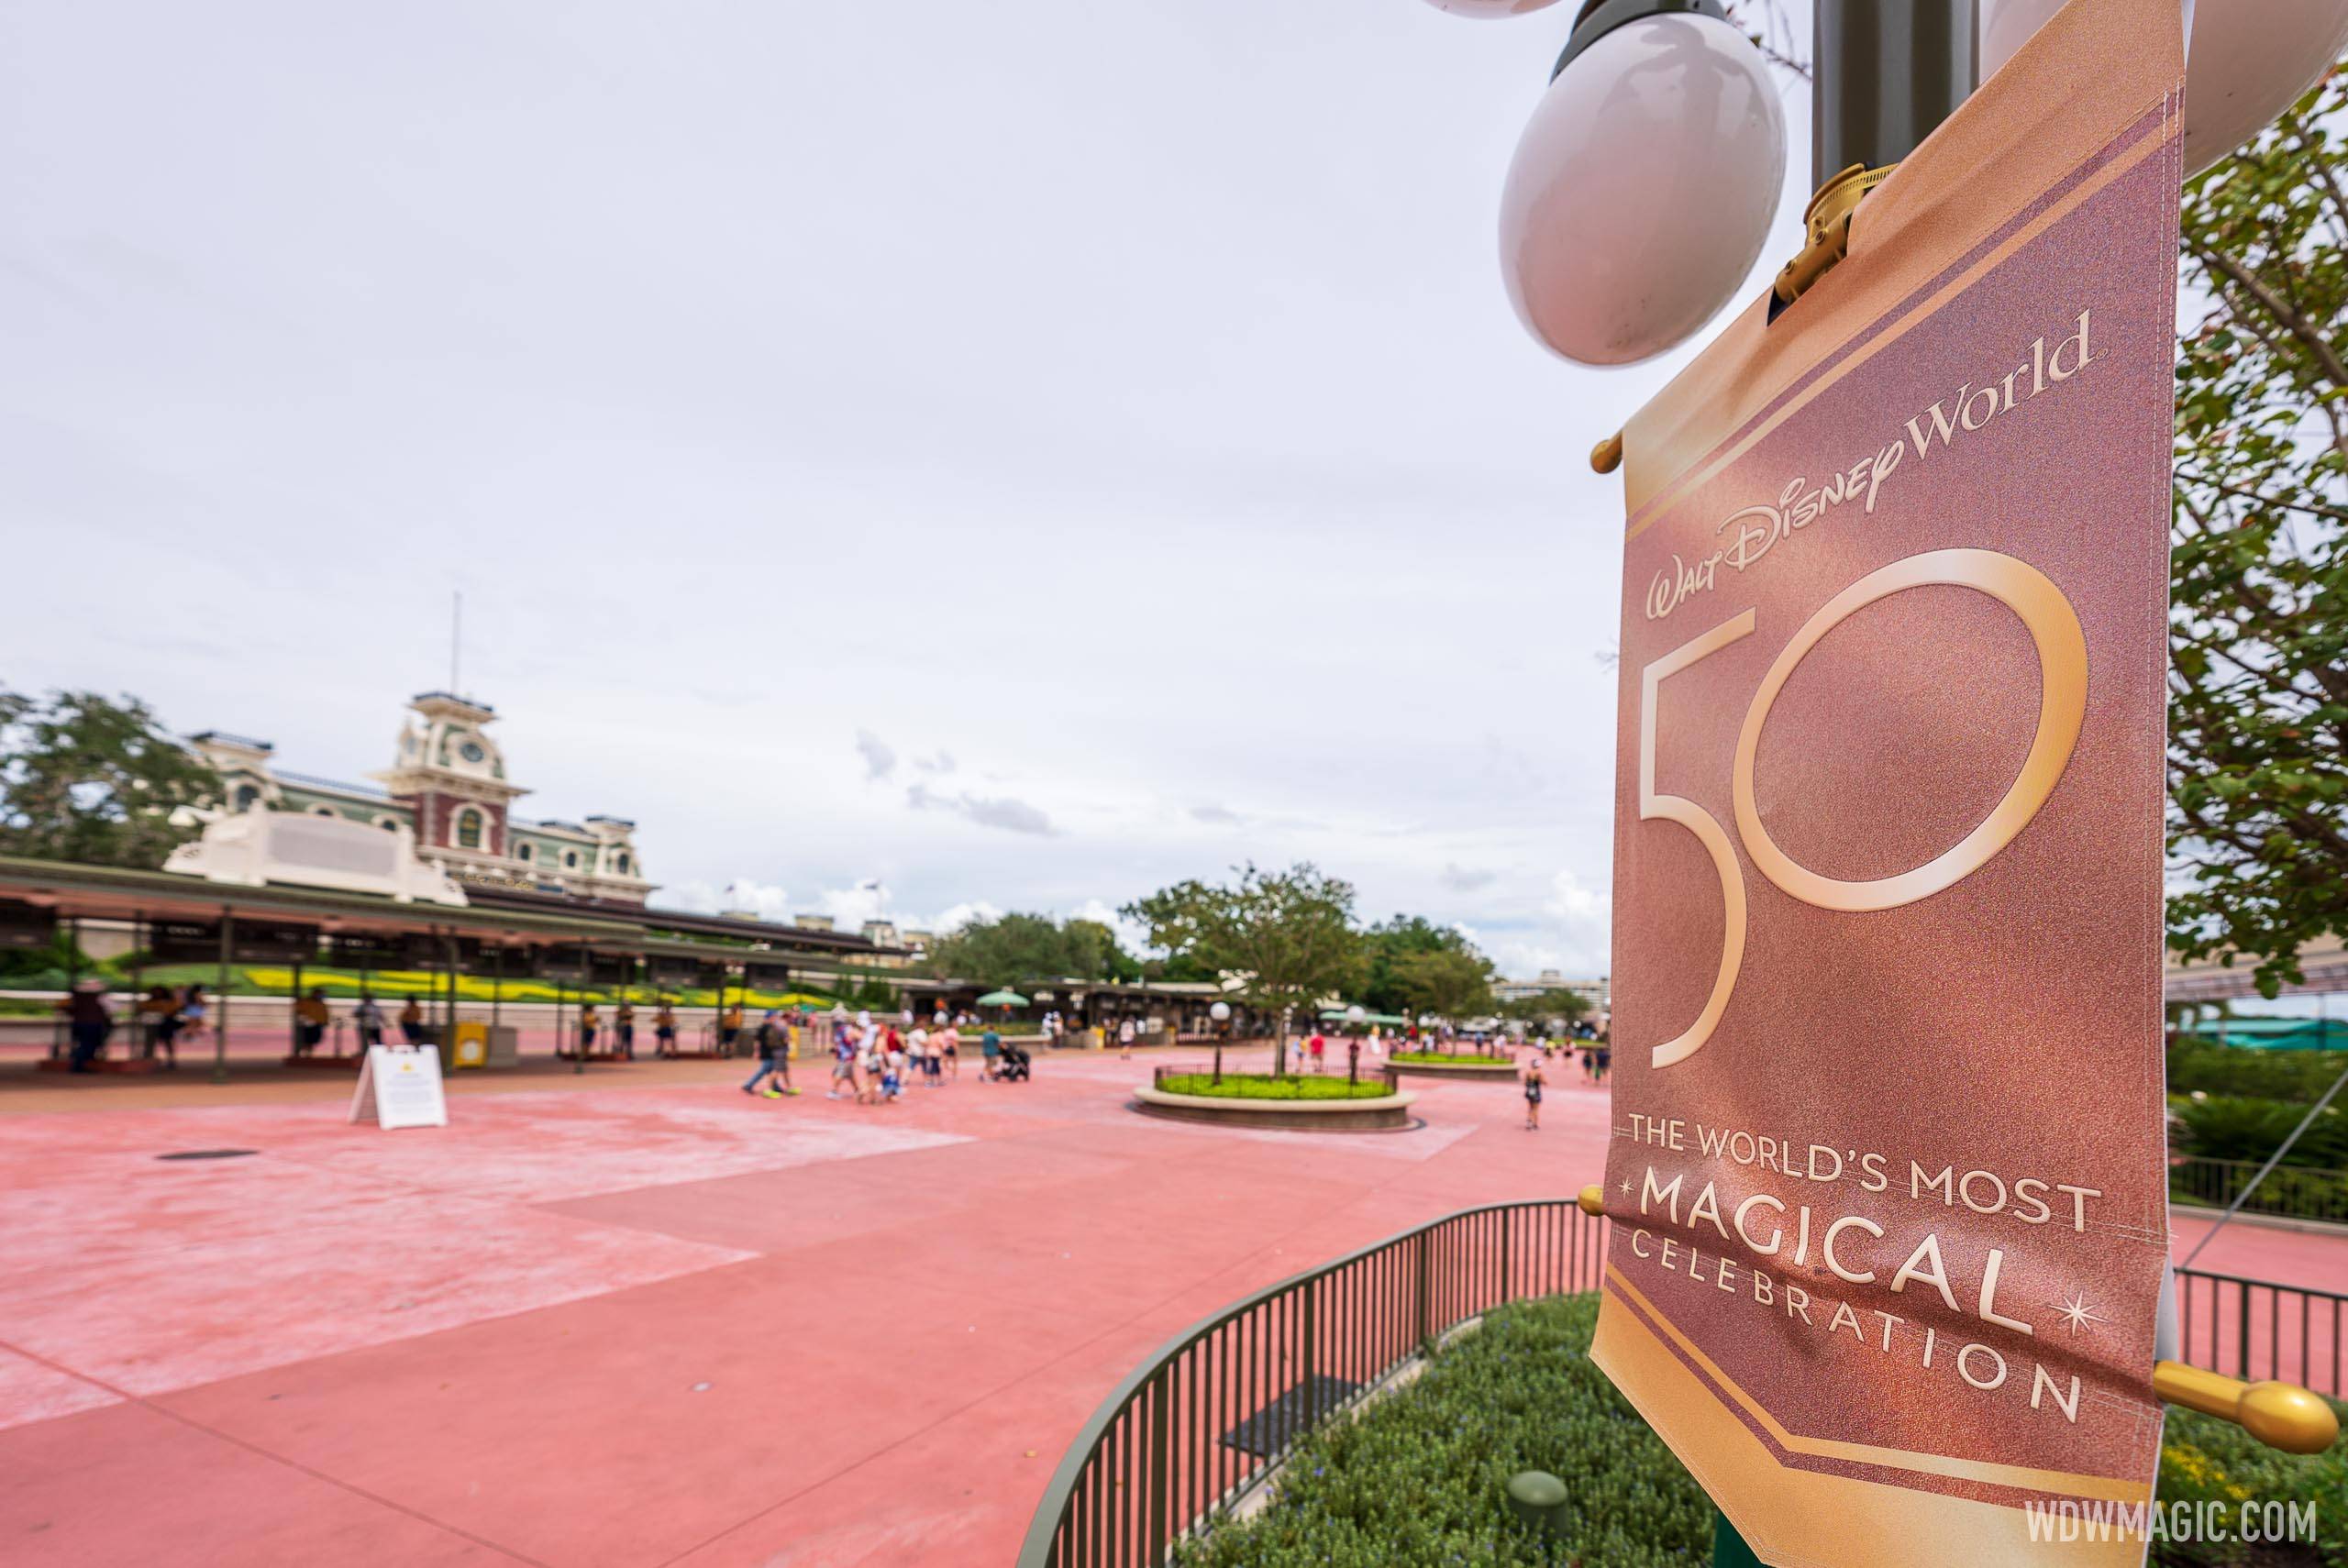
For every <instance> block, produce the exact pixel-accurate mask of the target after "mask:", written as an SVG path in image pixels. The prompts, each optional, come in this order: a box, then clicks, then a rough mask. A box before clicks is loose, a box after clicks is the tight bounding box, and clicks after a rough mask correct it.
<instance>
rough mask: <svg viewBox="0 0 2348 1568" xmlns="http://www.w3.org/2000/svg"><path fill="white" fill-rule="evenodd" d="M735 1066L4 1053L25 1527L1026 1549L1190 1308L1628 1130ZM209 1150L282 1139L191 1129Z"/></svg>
mask: <svg viewBox="0 0 2348 1568" xmlns="http://www.w3.org/2000/svg"><path fill="white" fill-rule="evenodd" d="M1186 1055H1194V1054H1186ZM1158 1059H1159V1060H1161V1061H1162V1060H1165V1059H1166V1058H1165V1057H1164V1056H1163V1055H1160V1056H1159V1057H1158ZM746 1071H747V1067H746V1066H744V1065H741V1064H734V1063H708V1064H702V1063H686V1064H660V1065H651V1064H639V1065H636V1066H624V1067H597V1068H595V1069H593V1071H592V1072H591V1074H590V1075H589V1076H588V1077H586V1078H585V1079H583V1080H577V1079H573V1078H571V1077H568V1076H552V1075H548V1074H546V1073H544V1072H543V1071H541V1072H539V1073H537V1074H532V1075H528V1076H523V1077H507V1078H504V1079H499V1080H489V1081H481V1080H474V1079H467V1080H464V1081H461V1082H460V1083H459V1084H458V1085H457V1086H456V1088H455V1092H453V1093H452V1095H451V1100H450V1124H449V1127H448V1128H446V1129H444V1130H420V1131H412V1132H391V1133H387V1132H379V1131H376V1130H374V1129H373V1128H371V1127H367V1128H360V1127H352V1126H349V1125H348V1124H347V1123H346V1121H345V1120H344V1111H345V1101H346V1099H347V1096H348V1092H349V1090H348V1086H347V1083H345V1082H343V1081H342V1080H339V1079H335V1080H330V1081H321V1082H301V1083H293V1084H284V1083H273V1082H256V1083H239V1084H235V1085H231V1086H228V1087H227V1088H205V1087H204V1086H200V1085H197V1084H173V1085H170V1086H168V1087H160V1088H159V1087H156V1086H154V1085H153V1084H152V1083H151V1081H150V1082H139V1081H121V1080H116V1081H112V1082H86V1081H83V1080H76V1081H74V1082H73V1083H72V1085H71V1086H70V1087H68V1086H64V1085H61V1084H58V1083H56V1082H55V1081H54V1080H51V1081H50V1083H49V1084H46V1085H43V1086H42V1087H40V1088H30V1087H26V1086H27V1085H28V1077H15V1078H13V1079H12V1080H11V1083H10V1087H8V1088H5V1089H0V1111H6V1110H10V1109H15V1110H18V1111H20V1112H21V1113H19V1114H0V1225H4V1226H5V1233H6V1236H7V1238H8V1240H9V1243H10V1244H9V1247H8V1253H7V1262H6V1270H5V1273H4V1274H0V1543H5V1544H0V1556H5V1558H6V1561H8V1562H10V1563H12V1564H25V1565H32V1564H42V1565H48V1564H88V1565H94V1564H109V1565H111V1564H119V1563H125V1562H138V1563H140V1564H146V1565H168V1564H189V1565H197V1564H202V1565H207V1568H209V1565H215V1564H225V1563H234V1564H238V1565H239V1568H245V1565H252V1568H267V1565H271V1564H279V1563H284V1564H295V1563H299V1564H304V1565H311V1564H317V1563H333V1564H337V1565H338V1568H343V1565H357V1564H386V1565H390V1564H399V1565H407V1564H437V1563H457V1562H464V1563H482V1564H487V1563H508V1562H512V1563H539V1564H547V1565H549V1568H589V1565H610V1568H659V1565H663V1564H672V1563H673V1564H680V1565H686V1564H689V1565H691V1568H716V1565H720V1564H776V1565H781V1564H790V1565H793V1568H802V1565H804V1568H814V1565H819V1564H820V1565H831V1564H848V1563H869V1564H876V1565H878V1564H892V1565H894V1564H933V1563H934V1564H955V1565H961V1564H1004V1563H1008V1562H1010V1561H1011V1559H1012V1557H1013V1552H1014V1551H1015V1549H1016V1546H1017V1542H1018V1540H1019V1539H1020V1537H1021V1534H1022V1533H1023V1531H1024V1529H1025V1526H1026V1523H1027V1519H1028V1516H1029V1514H1030V1513H1031V1511H1032V1510H1033V1508H1034V1507H1035V1505H1036V1500H1037V1498H1038V1497H1039V1496H1040V1495H1041V1493H1042V1491H1043V1488H1044V1485H1045V1483H1046V1481H1047V1478H1048V1476H1049V1474H1050V1473H1051V1470H1052V1468H1053V1466H1054V1465H1055V1464H1056V1463H1058V1460H1059V1457H1060V1455H1061V1453H1062V1452H1063V1450H1064V1449H1065V1448H1066V1446H1067V1444H1068V1442H1069V1439H1070V1438H1071V1436H1072V1435H1073V1434H1074V1433H1075V1431H1076V1430H1077V1429H1078V1427H1079V1426H1080V1424H1081V1423H1082V1421H1083V1420H1084V1419H1085V1417H1086V1416H1087V1415H1089V1414H1090V1413H1091V1410H1092V1409H1093V1408H1094V1407H1095V1406H1096V1405H1097V1404H1098V1403H1099V1402H1100V1401H1101V1400H1102V1398H1103V1397H1106V1396H1107V1395H1108V1394H1109V1392H1110V1391H1111V1390H1112V1389H1113V1387H1114V1386H1115V1385H1116V1383H1117V1381H1118V1380H1119V1379H1120V1378H1121V1377H1122V1376H1123V1375H1124V1374H1125V1373H1126V1372H1127V1371H1129V1370H1130V1369H1131V1368H1132V1367H1133V1366H1134V1365H1135V1363H1136V1362H1138V1361H1139V1360H1141V1359H1142V1358H1143V1357H1145V1356H1146V1355H1147V1354H1148V1353H1150V1351H1152V1350H1153V1349H1154V1348H1155V1347H1156V1346H1157V1344H1159V1343H1160V1342H1163V1341H1164V1340H1166V1339H1167V1338H1168V1336H1170V1335H1172V1334H1173V1333H1174V1332H1176V1331H1178V1330H1180V1329H1181V1328H1183V1327H1184V1326H1186V1325H1188V1324H1190V1323H1191V1322H1193V1321H1195V1320H1198V1319H1199V1318H1201V1317H1202V1316H1204V1315H1206V1314H1207V1313H1209V1312H1212V1311H1213V1310H1215V1309H1218V1308H1221V1307H1223V1306H1224V1305H1225V1304H1227V1303H1229V1302H1230V1301H1232V1300H1233V1299H1234V1298H1235V1297H1239V1296H1241V1295H1244V1294H1245V1293H1246V1292H1247V1291H1249V1290H1251V1289H1254V1288H1256V1287H1257V1286H1262V1285H1265V1284H1268V1283H1269V1282H1271V1281H1273V1280H1276V1279H1279V1278H1280V1277H1282V1276H1284V1275H1290V1274H1292V1273H1295V1272H1297V1271H1299V1270H1300V1269H1302V1268H1305V1267H1308V1266H1310V1265H1312V1264H1318V1263H1321V1262H1324V1261H1325V1260H1327V1259H1330V1258H1332V1257H1335V1256H1336V1255H1338V1254H1340V1253H1345V1252H1346V1251H1349V1250H1351V1249H1353V1248H1355V1247H1357V1246H1361V1245H1363V1244H1365V1243H1368V1242H1373V1241H1376V1240H1378V1239H1379V1238H1381V1237H1384V1236H1387V1235H1390V1234H1391V1233H1393V1232H1395V1231H1400V1230H1403V1229H1405V1228H1407V1227H1409V1226H1412V1225H1413V1224H1416V1223H1418V1222H1420V1221H1423V1220H1428V1219H1432V1218H1434V1217H1435V1216H1437V1215H1440V1214H1444V1213H1447V1212H1449V1211H1451V1210H1453V1209H1460V1208H1464V1207H1467V1206H1470V1205H1473V1204H1478V1203H1484V1202H1491V1201H1496V1200H1501V1199H1507V1198H1531V1197H1552V1196H1564V1195H1568V1194H1570V1193H1572V1192H1573V1191H1574V1190H1575V1189H1577V1188H1578V1187H1580V1186H1581V1185H1582V1184H1583V1183H1585V1182H1587V1181H1591V1180H1595V1179H1596V1178H1597V1176H1598V1174H1599V1172H1600V1169H1601V1167H1602V1165H1603V1161H1604V1153H1605V1143H1606V1134H1607V1100H1606V1097H1605V1095H1604V1093H1603V1092H1602V1091H1600V1090H1596V1089H1591V1088H1587V1087H1585V1086H1584V1085H1583V1084H1582V1083H1581V1081H1580V1077H1579V1074H1578V1072H1575V1071H1572V1070H1570V1069H1568V1070H1567V1071H1564V1072H1562V1073H1557V1074H1554V1075H1553V1092H1552V1094H1551V1097H1550V1099H1549V1102H1548V1104H1547V1105H1546V1107H1545V1117H1544V1120H1545V1123H1546V1125H1545V1128H1544V1130H1543V1131H1542V1132H1539V1133H1537V1134H1535V1133H1529V1132H1524V1131H1523V1129H1522V1127H1521V1125H1520V1123H1521V1121H1522V1115H1523V1110H1522V1102H1521V1101H1520V1100H1519V1099H1517V1098H1516V1096H1515V1094H1514V1092H1513V1090H1512V1088H1510V1086H1508V1085H1506V1084H1505V1083H1502V1084H1444V1085H1439V1086H1432V1087H1429V1088H1424V1089H1423V1090H1422V1094H1423V1099H1422V1100H1421V1103H1420V1106H1419V1108H1418V1109H1419V1111H1420V1112H1421V1114H1422V1115H1423V1119H1424V1125H1423V1126H1421V1127H1418V1128H1416V1129H1415V1130H1413V1131H1411V1132H1401V1133H1391V1134H1357V1135H1328V1134H1323V1135H1315V1134H1311V1133H1279V1132H1259V1133H1234V1132H1224V1131H1222V1130H1219V1129H1211V1128H1203V1127H1194V1126H1187V1125H1180V1124H1175V1123H1170V1122H1165V1121H1149V1120H1145V1119H1143V1118H1141V1117H1138V1116H1136V1115H1135V1114H1133V1113H1132V1112H1130V1111H1128V1110H1125V1109H1124V1101H1125V1092H1124V1091H1125V1090H1126V1089H1127V1088H1129V1087H1130V1086H1131V1085H1132V1084H1134V1083H1135V1082H1138V1081H1141V1080H1142V1079H1143V1078H1145V1077H1146V1076H1147V1071H1148V1069H1147V1067H1146V1066H1143V1065H1142V1064H1140V1063H1130V1064H1126V1063H1119V1062H1116V1061H1114V1060H1109V1059H1102V1058H1096V1057H1085V1058H1061V1059H1056V1060H1047V1061H1044V1062H1040V1063H1039V1064H1038V1076H1037V1081H1036V1082H1035V1083H1034V1084H1032V1085H1027V1086H993V1085H981V1084H979V1083H977V1082H975V1081H973V1080H971V1079H969V1078H966V1079H964V1080H963V1081H962V1082H960V1083H959V1084H958V1085H954V1086H952V1087H949V1088H944V1089H941V1090H937V1091H934V1092H933V1091H926V1090H921V1091H916V1092H914V1093H913V1094H911V1095H909V1096H908V1097H907V1099H906V1101H905V1102H904V1103H903V1104H902V1105H899V1106H895V1107H891V1108H886V1109H873V1108H859V1107H857V1106H854V1105H852V1104H848V1103H844V1102H843V1103H834V1102H830V1101H827V1100H825V1099H824V1098H823V1095H822V1092H821V1089H822V1085H821V1082H820V1080H819V1078H818V1077H817V1076H816V1071H815V1068H814V1066H813V1065H810V1064H802V1065H801V1067H800V1072H801V1075H802V1076H801V1083H802V1086H803V1088H811V1089H812V1090H813V1092H811V1093H808V1094H804V1095H803V1096H802V1097H801V1098H799V1099H792V1100H786V1101H769V1100H763V1099H755V1100H754V1099H746V1098H745V1097H743V1096H742V1095H741V1094H739V1093H737V1091H736V1089H735V1088H734V1083H735V1081H736V1080H737V1078H738V1077H741V1076H743V1075H744V1074H745V1073H746ZM183 1076H190V1075H183ZM1413 1087H1416V1086H1413ZM220 1148H238V1149H249V1150H253V1151H256V1153H255V1154H252V1155H251V1156H249V1157H243V1158H235V1159H223V1160H205V1161H190V1162H173V1161H163V1160H159V1159H158V1158H157V1156H158V1155H161V1154H169V1153H172V1152H175V1151H183V1150H191V1149H220ZM2178 1234H2179V1240H2180V1242H2181V1243H2182V1244H2184V1245H2189V1244H2190V1242H2191V1239H2192V1238H2193V1237H2194V1236H2196V1235H2198V1224H2195V1223H2192V1222H2185V1221H2180V1223H2179V1225H2178ZM2198 1266H2199V1267H2201V1268H2204V1269H2214V1270H2218V1271H2221V1272H2232V1273H2239V1274H2246V1275H2256V1276H2259V1277H2265V1278H2282V1279H2289V1280H2293V1281H2295V1282H2298V1283H2302V1284H2309V1285H2315V1286H2321V1287H2324V1288H2328V1289H2332V1290H2348V1243H2343V1242H2340V1241H2337V1240H2334V1239H2331V1238H2329V1237H2317V1236H2311V1235H2306V1234H2301V1233H2297V1232H2291V1231H2277V1230H2273V1229H2254V1228H2250V1227H2247V1226H2238V1227H2235V1228H2233V1229H2231V1230H2229V1231H2227V1232H2226V1234H2225V1235H2224V1236H2223V1237H2221V1239H2220V1241H2219V1242H2217V1243H2215V1244H2214V1245H2212V1247H2211V1248H2210V1252H2209V1253H2205V1254H2204V1255H2203V1257H2202V1258H2201V1259H2200V1260H2199V1263H2198Z"/></svg>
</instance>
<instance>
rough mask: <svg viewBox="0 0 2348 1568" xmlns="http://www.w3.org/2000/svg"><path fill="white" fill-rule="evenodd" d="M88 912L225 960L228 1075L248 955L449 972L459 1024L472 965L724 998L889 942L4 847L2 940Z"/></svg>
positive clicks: (73, 924)
mask: <svg viewBox="0 0 2348 1568" xmlns="http://www.w3.org/2000/svg"><path fill="white" fill-rule="evenodd" d="M87 924H102V925H114V926H127V927H128V928H129V929H130V933H131V946H132V948H133V949H134V950H135V951H138V952H140V953H142V954H144V955H146V956H147V958H148V959H149V960H150V961H154V962H168V963H206V964H215V965H216V966H218V971H219V981H218V986H217V993H218V994H217V997H216V1006H217V1008H218V1010H219V1013H220V1016H219V1018H218V1020H217V1021H216V1025H215V1027H214V1030H213V1039H214V1052H215V1055H214V1063H213V1076H214V1077H215V1078H216V1079H217V1078H220V1077H224V1076H225V1073H226V1068H227V1039H228V1030H227V1010H228V1007H229V967H230V966H231V965H234V964H254V963H258V964H284V965H288V966H291V967H292V968H293V970H294V988H295V989H297V990H298V989H299V988H300V984H301V973H302V970H303V968H304V967H305V966H308V965H313V964H316V965H327V966H334V967H338V968H349V969H357V970H360V972H362V973H365V972H367V971H370V970H375V969H403V970H424V971H427V972H437V973H440V974H442V975H444V976H445V977H447V980H448V984H447V986H446V988H445V990H444V992H443V995H442V997H441V998H440V999H439V1001H440V1005H441V1006H442V1007H443V1009H444V1017H445V1018H446V1019H448V1020H449V1021H453V1020H454V1016H455V1009H456V977H458V976H459V975H460V974H474V975H480V976H485V977H495V978H498V979H508V978H511V979H521V978H526V977H537V978H540V979H546V980H552V981H555V982H557V983H558V985H569V984H574V983H575V984H582V985H611V986H618V987H623V988H625V987H627V986H631V985H634V984H637V983H640V982H639V966H642V968H643V977H644V978H646V979H648V980H649V983H650V984H652V985H653V986H655V987H659V986H663V985H667V986H676V987H683V986H694V987H707V988H714V989H716V990H717V991H718V992H719V993H720V997H719V999H720V1005H721V1007H722V1006H723V1004H724V993H725V988H727V987H729V986H733V985H737V984H738V985H742V986H745V987H747V986H748V985H750V984H754V983H756V984H765V985H780V984H781V983H782V982H784V981H785V980H787V979H788V978H789V977H790V976H791V974H792V965H793V964H794V963H805V962H806V961H807V960H808V959H810V958H811V957H820V958H823V959H825V960H833V959H836V958H838V957H840V956H843V955H846V952H847V950H851V949H852V950H855V951H857V952H858V953H866V954H884V953H886V952H888V951H889V950H888V949H884V948H881V947H878V946H876V945H875V944H871V943H869V942H866V941H864V940H863V939H862V938H859V937H843V936H841V935H839V934H837V933H830V932H807V931H802V930H801V929H799V928H797V927H794V926H782V925H769V924H766V923H765V922H752V921H743V920H738V919H724V920H717V919H708V920H704V919H703V917H695V916H691V915H685V914H683V913H682V912H681V911H658V910H647V909H630V908H629V907H628V906H618V905H599V906H598V907H597V908H596V909H595V910H594V911H593V913H581V912H571V911H565V910H561V909H559V908H557V909H551V910H547V909H537V908H519V907H515V906H514V904H513V903H511V902H507V901H504V900H499V901H497V902H493V903H487V904H483V903H478V902H472V901H468V902H466V903H461V904H449V903H436V902H429V901H421V900H406V899H401V898H394V897H390V896H386V895H382V894H377V893H362V892H348V891H339V890H329V889H320V888H310V887H297V886H289V885H287V884H284V883H271V884H269V885H266V886H249V885H246V884H242V883H233V882H221V881H213V880H208V879H205V878H196V877H189V876H185V875H181V874H178V873H174V872H166V871H138V870H131V869H127V868H124V867H114V866H86V865H79V864H73V863H68V862H61V861H46V860H28V859H21V858H17V857H14V856H0V948H12V949H16V950H18V951H23V950H27V949H36V948H41V947H47V946H50V945H51V944H53V943H54V942H55V940H56V938H57V936H58V935H59V934H60V933H65V934H68V935H72V934H74V933H76V932H77V929H78V928H79V927H81V926H83V925H87ZM681 924H686V925H703V926H707V925H719V926H722V927H723V930H724V934H725V936H726V937H730V938H731V940H695V939H693V938H692V937H691V936H687V935H684V934H681V933H678V931H677V930H676V928H677V927H678V926H679V925H681ZM714 934H715V933H713V935H714ZM77 946H78V944H77ZM493 994H494V993H493ZM494 1005H495V1003H494V1001H493V1006H494Z"/></svg>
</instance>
